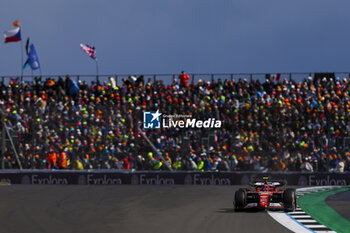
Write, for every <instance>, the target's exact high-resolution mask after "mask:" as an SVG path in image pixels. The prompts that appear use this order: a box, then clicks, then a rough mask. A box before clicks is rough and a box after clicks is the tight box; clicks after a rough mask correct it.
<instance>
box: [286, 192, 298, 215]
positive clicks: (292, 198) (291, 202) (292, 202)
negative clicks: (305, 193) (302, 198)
mask: <svg viewBox="0 0 350 233" xmlns="http://www.w3.org/2000/svg"><path fill="white" fill-rule="evenodd" d="M283 203H284V211H285V212H294V211H295V209H296V206H297V198H296V191H295V189H286V191H284V193H283Z"/></svg>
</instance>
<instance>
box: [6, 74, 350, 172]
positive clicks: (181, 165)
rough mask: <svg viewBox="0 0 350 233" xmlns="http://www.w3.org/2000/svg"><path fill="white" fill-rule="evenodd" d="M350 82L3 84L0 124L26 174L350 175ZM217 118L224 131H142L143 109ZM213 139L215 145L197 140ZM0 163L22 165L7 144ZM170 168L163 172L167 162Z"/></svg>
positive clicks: (38, 81)
mask: <svg viewBox="0 0 350 233" xmlns="http://www.w3.org/2000/svg"><path fill="white" fill-rule="evenodd" d="M349 95H350V82H349V80H347V79H346V78H339V77H336V78H326V77H325V78H323V79H317V80H314V79H313V78H312V77H311V76H310V77H308V78H306V79H304V80H303V81H300V82H297V81H295V80H290V79H286V78H284V79H283V77H281V79H279V77H278V80H276V79H274V78H271V77H268V78H266V80H264V81H259V80H253V79H250V80H249V81H248V80H247V79H239V80H234V79H232V80H221V79H217V80H210V81H208V80H199V81H198V82H191V80H190V77H189V76H188V75H187V74H186V73H184V72H183V73H182V74H181V75H180V76H179V77H178V78H177V79H174V80H173V81H172V83H171V84H164V82H163V81H157V80H155V81H153V80H152V79H148V80H144V77H143V76H140V77H138V78H136V77H133V76H131V77H129V78H128V79H124V80H123V82H122V84H121V85H117V83H116V82H115V80H114V79H113V78H110V80H109V81H108V82H107V81H105V82H101V83H100V82H91V83H90V84H88V83H87V82H86V81H78V80H72V79H71V78H70V77H69V76H66V77H65V78H59V79H57V80H54V79H50V78H47V79H41V78H36V79H35V80H33V81H32V82H21V81H20V80H11V82H10V83H9V84H5V83H1V84H0V107H1V108H2V109H3V110H4V111H5V116H2V118H3V119H4V120H5V123H6V125H7V127H8V130H9V132H10V134H11V135H12V136H13V140H14V142H15V145H16V146H15V148H16V150H17V152H18V157H19V161H20V163H21V165H22V167H23V168H27V169H32V168H33V169H113V168H115V169H135V170H168V169H169V166H171V168H172V169H173V170H198V171H208V170H211V171H216V170H219V171H231V170H233V171H247V170H255V171H310V172H312V171H334V172H344V171H350V153H349V151H348V148H347V147H344V138H346V137H349V135H348V134H349V133H350V97H349ZM156 110H159V112H161V113H163V114H167V115H171V114H182V115H192V117H193V118H196V119H202V120H206V119H208V118H215V119H219V120H221V121H222V126H221V128H220V129H212V130H211V129H195V128H191V129H179V128H172V129H168V128H167V129H164V128H163V129H162V128H161V129H157V130H144V132H145V134H146V135H147V136H148V138H149V139H150V141H152V142H153V143H154V145H155V147H156V148H157V149H158V150H159V151H160V152H161V153H162V156H160V155H159V154H158V153H156V152H155V151H153V150H152V147H151V146H150V144H149V143H148V142H147V141H146V140H145V139H144V138H143V136H142V135H141V132H140V131H139V128H138V126H140V127H141V129H142V120H143V111H156ZM208 135H212V136H213V137H212V139H213V140H209V141H208V140H203V138H205V137H207V138H208ZM0 160H1V164H2V165H4V167H5V168H18V163H17V160H16V156H15V153H14V151H13V149H12V148H11V147H10V146H6V148H5V151H4V154H3V156H1V157H0ZM167 165H168V166H167Z"/></svg>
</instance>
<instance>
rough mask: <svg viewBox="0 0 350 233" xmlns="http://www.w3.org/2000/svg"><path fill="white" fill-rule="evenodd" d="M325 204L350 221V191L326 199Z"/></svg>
mask: <svg viewBox="0 0 350 233" xmlns="http://www.w3.org/2000/svg"><path fill="white" fill-rule="evenodd" d="M326 203H327V205H329V206H330V207H332V208H333V209H334V210H336V211H337V212H338V213H339V214H340V215H341V216H343V217H344V218H345V219H347V220H349V221H350V211H349V210H350V190H349V191H345V192H340V193H337V194H335V195H332V196H329V197H327V199H326Z"/></svg>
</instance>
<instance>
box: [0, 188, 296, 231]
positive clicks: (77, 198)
mask: <svg viewBox="0 0 350 233" xmlns="http://www.w3.org/2000/svg"><path fill="white" fill-rule="evenodd" d="M235 189H236V187H232V186H31V185H12V186H2V187H0V222H1V223H0V224H1V232H18V233H23V232H26V233H31V232H33V233H34V232H35V233H38V232H42V233H44V232H57V233H62V232H74V233H80V232H81V233H88V232H93V233H97V232H102V233H108V232H142V233H144V232H151V233H157V232H162V233H165V232H190V233H196V232H200V233H204V232H210V233H213V232H230V233H232V232H240V233H243V232H252V233H253V232H260V233H265V232H266V233H267V232H281V233H283V232H290V231H289V230H287V229H286V228H284V227H283V226H282V225H280V224H279V223H277V222H275V220H273V219H272V218H271V217H269V215H268V214H267V213H266V212H265V211H253V212H238V213H237V212H234V211H233V209H232V199H233V193H234V191H235Z"/></svg>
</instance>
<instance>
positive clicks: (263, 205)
mask: <svg viewBox="0 0 350 233" xmlns="http://www.w3.org/2000/svg"><path fill="white" fill-rule="evenodd" d="M250 186H251V187H252V188H245V189H242V188H240V189H239V190H237V191H236V192H235V200H234V203H233V204H234V208H235V210H236V211H237V210H242V209H248V208H260V209H283V210H284V211H287V212H293V211H294V210H295V208H296V206H297V198H296V192H295V189H286V188H285V183H284V182H280V181H278V182H277V181H274V182H271V181H268V178H266V177H264V179H263V181H254V182H253V183H251V184H250Z"/></svg>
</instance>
